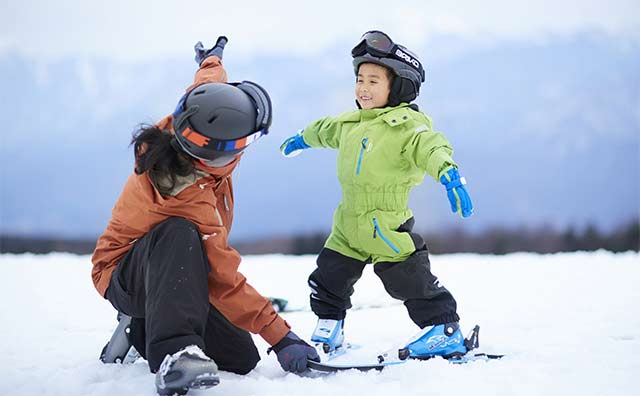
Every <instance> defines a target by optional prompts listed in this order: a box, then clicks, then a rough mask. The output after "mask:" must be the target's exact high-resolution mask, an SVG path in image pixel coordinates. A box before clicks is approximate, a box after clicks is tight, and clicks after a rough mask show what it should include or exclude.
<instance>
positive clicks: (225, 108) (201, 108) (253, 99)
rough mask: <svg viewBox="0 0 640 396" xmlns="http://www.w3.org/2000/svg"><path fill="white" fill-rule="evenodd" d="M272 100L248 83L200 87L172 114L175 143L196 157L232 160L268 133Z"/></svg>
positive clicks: (258, 87)
mask: <svg viewBox="0 0 640 396" xmlns="http://www.w3.org/2000/svg"><path fill="white" fill-rule="evenodd" d="M271 114H272V109H271V100H270V98H269V95H268V94H267V92H266V91H265V90H264V89H263V88H262V87H260V86H259V85H258V84H256V83H253V82H251V81H243V82H241V83H208V84H202V85H199V86H197V87H195V88H193V89H192V90H191V91H189V92H187V93H186V94H185V95H184V96H183V97H182V98H181V99H180V101H179V102H178V106H177V107H176V110H175V112H174V113H173V115H174V118H173V129H174V132H175V134H174V136H175V141H177V143H178V144H179V147H180V148H181V149H182V150H184V151H185V152H187V153H188V154H189V155H191V156H192V157H195V158H199V159H202V160H205V161H215V160H216V159H220V158H221V157H224V158H228V159H232V158H233V157H234V156H235V155H236V154H237V153H239V152H241V151H243V150H244V149H245V148H246V147H247V146H248V145H249V144H251V143H253V142H254V141H256V140H257V139H258V138H260V137H261V136H263V135H266V134H267V133H269V126H270V125H271Z"/></svg>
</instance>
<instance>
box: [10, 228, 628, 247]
mask: <svg viewBox="0 0 640 396" xmlns="http://www.w3.org/2000/svg"><path fill="white" fill-rule="evenodd" d="M327 236H328V234H327V233H312V234H307V235H300V236H294V237H287V236H283V237H279V238H271V239H258V240H251V241H246V240H245V241H232V243H231V245H232V246H233V247H234V248H235V249H237V250H238V251H239V252H240V253H241V254H270V253H282V254H317V253H318V252H319V251H320V249H322V246H323V245H324V242H325V240H326V239H327ZM423 237H424V239H425V241H427V246H428V247H429V250H430V251H431V252H432V253H435V254H444V253H481V254H507V253H513V252H536V253H557V252H575V251H595V250H599V249H605V250H609V251H612V252H625V251H636V252H637V251H639V250H640V221H633V222H629V223H628V224H625V225H622V226H620V227H617V228H616V229H615V230H613V231H611V232H607V233H605V232H602V231H600V230H599V229H598V228H597V227H596V226H595V225H589V226H587V227H585V228H584V229H581V230H578V229H576V228H575V227H569V228H567V229H565V230H561V231H558V230H554V229H553V228H551V227H537V228H528V227H519V228H503V227H495V228H491V229H487V230H484V231H482V232H477V233H470V232H467V231H465V230H463V229H452V230H447V231H438V232H437V233H430V232H426V233H424V235H423ZM95 245H96V241H95V239H92V240H83V239H64V238H43V237H39V238H38V237H23V236H10V235H0V253H36V254H39V253H50V252H68V253H76V254H90V253H92V252H93V250H94V249H95Z"/></svg>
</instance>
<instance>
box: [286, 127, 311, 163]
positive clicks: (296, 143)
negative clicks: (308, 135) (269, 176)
mask: <svg viewBox="0 0 640 396" xmlns="http://www.w3.org/2000/svg"><path fill="white" fill-rule="evenodd" d="M308 148H311V146H309V145H308V144H306V143H305V142H304V139H303V138H302V131H300V132H298V134H297V135H295V136H291V137H290V138H288V139H287V140H285V141H284V142H282V144H281V145H280V152H281V153H282V155H284V156H285V157H295V156H296V155H298V154H300V153H301V152H302V150H305V149H308Z"/></svg>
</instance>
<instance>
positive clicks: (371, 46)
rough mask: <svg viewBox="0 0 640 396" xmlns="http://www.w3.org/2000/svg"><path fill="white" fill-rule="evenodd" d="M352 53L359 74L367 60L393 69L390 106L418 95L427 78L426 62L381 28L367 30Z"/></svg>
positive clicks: (408, 100) (356, 71)
mask: <svg viewBox="0 0 640 396" xmlns="http://www.w3.org/2000/svg"><path fill="white" fill-rule="evenodd" d="M351 55H352V56H353V69H354V72H355V74H356V76H358V70H359V69H360V65H361V64H363V63H375V64H377V65H380V66H383V67H386V68H387V69H389V70H391V71H392V72H393V75H394V77H393V80H392V81H391V87H390V88H391V89H390V92H389V101H388V103H387V105H388V106H397V105H399V104H400V103H402V102H406V103H410V102H411V101H413V100H415V98H417V97H418V94H419V93H420V86H421V85H422V83H423V82H424V81H425V72H424V68H423V67H422V63H420V60H419V59H418V57H417V56H416V55H415V54H414V53H413V52H411V51H409V50H408V49H407V48H406V47H404V46H402V45H399V44H395V43H394V42H393V41H392V40H391V38H389V36H387V35H386V34H385V33H383V32H380V31H377V30H372V31H369V32H367V33H365V34H364V35H363V36H362V39H361V40H360V42H359V43H358V44H357V45H356V46H355V47H354V48H353V49H352V50H351Z"/></svg>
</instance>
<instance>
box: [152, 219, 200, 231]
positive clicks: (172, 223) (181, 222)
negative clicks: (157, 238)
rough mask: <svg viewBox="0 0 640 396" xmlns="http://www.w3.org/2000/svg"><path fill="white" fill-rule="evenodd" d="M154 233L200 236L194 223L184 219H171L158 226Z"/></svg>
mask: <svg viewBox="0 0 640 396" xmlns="http://www.w3.org/2000/svg"><path fill="white" fill-rule="evenodd" d="M153 231H159V232H167V231H181V232H192V233H195V234H198V226H196V225H195V223H194V222H192V221H190V220H187V219H185V218H184V217H169V218H168V219H166V220H165V221H163V222H162V223H160V224H158V225H157V226H156V227H155V228H154V229H153Z"/></svg>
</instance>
